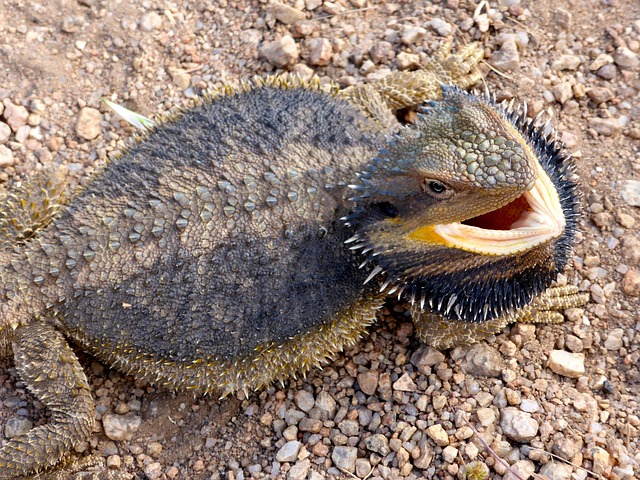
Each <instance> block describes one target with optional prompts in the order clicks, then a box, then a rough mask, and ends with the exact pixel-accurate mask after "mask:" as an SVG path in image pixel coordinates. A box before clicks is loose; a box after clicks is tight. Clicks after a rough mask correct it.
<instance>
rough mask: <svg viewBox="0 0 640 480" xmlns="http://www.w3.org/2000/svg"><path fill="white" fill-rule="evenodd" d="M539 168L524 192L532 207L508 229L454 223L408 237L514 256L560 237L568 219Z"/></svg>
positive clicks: (485, 253) (545, 175)
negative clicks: (534, 178)
mask: <svg viewBox="0 0 640 480" xmlns="http://www.w3.org/2000/svg"><path fill="white" fill-rule="evenodd" d="M536 169H537V172H536V173H537V178H536V180H535V182H534V184H533V187H532V188H531V189H530V190H529V191H527V192H525V193H524V194H523V195H522V197H523V198H524V200H526V202H527V203H528V205H529V206H528V208H529V210H524V211H522V212H521V213H520V216H519V218H518V219H517V220H516V221H515V222H513V223H511V225H510V226H509V228H508V229H500V230H494V229H490V228H481V227H478V226H473V225H467V224H465V223H461V222H455V223H449V224H441V225H435V226H428V227H422V228H419V229H417V230H415V231H414V232H412V233H411V234H410V235H409V238H412V239H415V240H423V241H427V242H428V243H436V244H442V245H446V246H447V247H449V248H458V249H461V250H464V251H468V252H472V253H478V254H481V255H512V254H516V253H521V252H524V251H527V250H530V249H532V248H533V247H536V246H537V245H540V244H542V243H545V242H547V241H549V240H552V239H554V238H557V237H559V236H561V235H562V234H563V233H564V230H565V226H566V221H565V217H564V212H563V209H562V205H561V203H560V198H559V196H558V193H557V190H556V188H555V186H554V185H553V183H552V181H551V179H550V178H549V176H548V175H547V173H546V172H545V171H544V169H543V168H542V167H541V166H540V165H539V164H537V162H536Z"/></svg>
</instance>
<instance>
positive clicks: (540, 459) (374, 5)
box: [0, 0, 640, 480]
mask: <svg viewBox="0 0 640 480" xmlns="http://www.w3.org/2000/svg"><path fill="white" fill-rule="evenodd" d="M288 5H289V6H291V7H293V8H291V9H287V8H283V7H277V6H276V7H273V6H271V5H269V4H268V3H267V2H265V1H255V0H254V1H249V0H247V1H232V0H221V1H219V2H212V1H209V2H187V1H184V2H183V1H180V0H176V1H173V2H166V3H160V2H157V1H154V0H144V1H136V2H123V1H99V0H84V1H77V2H76V1H68V0H57V1H48V2H35V1H19V2H18V1H11V0H8V1H3V2H0V101H2V104H1V105H0V169H1V171H0V182H1V184H2V188H5V186H6V185H7V184H8V182H10V181H12V180H13V179H15V178H20V177H24V176H28V175H33V174H34V172H36V171H38V170H41V169H42V168H43V167H51V166H52V165H55V166H57V167H58V168H59V169H60V171H61V172H62V173H63V174H64V175H66V176H67V177H68V179H69V181H70V182H71V183H74V184H83V183H84V182H86V181H87V179H88V178H89V176H90V175H91V173H92V172H93V171H94V170H95V168H96V167H97V166H99V165H101V164H102V163H103V162H104V161H105V159H106V158H108V156H109V155H110V154H112V153H114V152H117V150H118V149H119V148H120V147H121V146H122V145H124V141H125V139H126V138H127V137H129V136H130V135H131V133H132V128H131V127H129V126H127V125H125V124H124V122H122V121H120V120H118V119H117V118H116V117H115V115H114V114H113V113H112V112H110V111H109V110H108V109H107V108H105V106H104V105H103V104H102V103H101V99H102V98H108V99H110V100H113V101H114V102H116V103H120V104H123V105H125V106H127V107H128V108H130V109H132V110H134V111H137V112H140V113H142V114H144V115H147V116H152V115H154V114H156V113H159V112H164V111H167V110H169V109H171V108H174V107H175V106H180V105H187V104H188V102H189V99H190V98H192V97H193V96H195V95H197V94H198V93H199V92H201V91H202V90H203V89H206V88H208V87H212V86H219V85H221V84H222V83H223V82H227V81H236V80H238V79H243V78H249V77H250V76H252V75H255V74H257V75H264V74H266V73H270V72H274V71H276V70H277V69H276V67H275V66H274V64H275V65H282V64H286V65H285V66H284V67H283V68H281V69H280V70H283V69H284V70H292V71H295V72H298V73H300V74H301V75H303V76H306V75H310V74H311V73H316V74H317V75H319V76H320V77H321V78H322V80H323V81H329V80H334V81H337V82H338V83H339V84H340V85H343V86H346V85H352V84H354V83H358V82H364V81H367V79H373V78H379V77H381V76H383V75H385V74H386V73H387V72H388V71H389V70H390V69H397V68H416V67H417V66H418V65H419V64H420V63H424V62H425V60H426V59H427V57H428V56H429V55H430V54H431V53H432V52H433V51H434V50H435V49H436V48H437V47H438V45H439V44H441V43H442V42H443V41H446V40H450V41H453V43H454V46H460V45H462V44H465V43H469V42H471V41H479V42H481V43H482V44H483V45H484V46H485V49H486V52H485V57H486V58H485V61H486V64H484V65H482V67H481V68H482V70H483V72H484V73H485V78H486V85H487V86H488V87H489V88H490V90H491V91H493V92H495V94H496V95H497V97H498V98H499V99H507V100H508V99H512V98H513V99H516V100H517V101H526V102H528V104H529V112H530V114H531V115H535V114H537V113H539V112H543V115H545V116H546V117H550V118H551V119H552V121H551V124H552V125H553V126H554V127H556V128H557V130H558V131H559V132H561V133H559V136H560V138H561V139H562V140H563V141H564V142H565V144H566V145H567V146H568V148H569V150H570V151H572V152H573V155H574V158H575V161H576V165H577V174H578V177H579V183H580V184H581V186H582V191H583V192H584V202H583V207H584V213H585V215H584V222H583V226H582V228H583V234H582V235H581V236H580V238H579V243H578V245H576V259H575V261H574V262H573V265H572V268H571V269H569V270H568V271H567V273H566V276H567V281H568V282H569V283H574V284H577V285H580V288H581V289H582V290H584V291H587V292H590V293H591V297H592V301H591V303H590V304H589V305H588V306H587V307H586V308H585V309H583V310H575V309H574V310H572V311H571V312H567V317H568V318H567V321H566V322H565V323H564V324H562V325H553V326H541V327H531V326H518V327H512V328H511V329H510V330H508V331H505V332H504V333H503V334H501V335H499V336H498V337H497V338H496V339H495V340H494V341H492V342H490V343H488V344H481V345H479V346H475V347H471V348H459V349H455V350H453V351H450V352H445V356H441V355H440V354H439V353H438V352H435V351H432V350H429V349H426V348H424V347H423V348H421V346H420V344H419V342H418V341H417V340H416V339H414V338H413V336H412V328H413V327H412V325H411V323H410V319H409V317H408V316H407V315H406V314H405V313H404V310H403V307H402V305H395V304H392V303H390V304H388V308H387V309H386V311H385V312H384V313H385V314H384V315H383V321H381V322H379V324H378V326H376V327H375V328H374V329H372V331H371V333H370V335H369V336H368V337H367V338H365V339H363V340H362V341H361V342H359V343H358V345H357V346H355V347H354V348H352V349H350V350H349V351H347V352H345V353H344V354H342V355H340V356H339V357H338V358H336V359H335V361H333V362H332V363H331V364H329V365H327V366H325V367H324V368H323V369H321V370H318V371H317V372H314V373H313V374H312V375H310V376H309V377H308V378H307V379H305V380H297V381H296V380H292V381H290V382H288V383H287V384H286V385H284V386H281V385H277V386H274V387H272V388H270V389H268V390H266V391H263V392H258V393H255V394H253V395H252V396H251V397H250V398H249V399H243V398H241V397H240V396H239V397H238V398H231V399H229V398H227V399H224V400H221V401H218V400H216V399H211V398H209V399H194V398H193V397H191V396H189V395H174V394H171V393H168V392H165V391H162V390H160V389H156V388H154V387H151V386H149V385H147V384H142V383H136V382H135V381H134V380H133V379H132V378H129V377H124V376H122V375H120V374H118V373H117V372H114V371H111V370H108V369H106V368H105V367H104V366H102V365H100V364H98V363H97V362H96V361H95V360H93V359H91V358H90V357H87V356H85V355H82V354H80V357H81V361H82V364H83V365H84V366H85V368H86V371H87V373H88V375H89V379H90V383H91V385H92V388H93V392H94V395H95V399H96V405H97V408H96V417H97V418H98V420H100V421H99V422H97V424H96V425H97V426H96V432H95V435H93V437H92V438H91V440H90V442H88V443H87V444H85V445H79V446H78V447H77V448H76V450H77V451H78V453H79V454H82V455H86V454H89V453H94V454H97V455H99V456H101V457H104V460H105V463H106V464H107V465H108V467H109V468H111V469H113V470H115V471H121V472H124V473H126V474H128V475H130V476H131V477H133V478H150V479H156V478H160V479H162V478H184V479H208V478H212V479H218V478H225V479H227V478H228V479H241V478H252V477H253V478H291V479H304V478H309V479H311V480H319V479H322V478H327V479H328V478H370V479H379V478H384V479H396V478H443V479H447V478H452V479H455V478H460V479H462V478H465V475H466V473H465V472H467V470H471V471H472V470H473V469H479V470H482V469H483V468H488V472H489V476H488V477H483V476H478V477H475V478H517V477H515V476H509V475H513V473H516V472H519V475H520V476H521V478H524V479H526V478H533V475H534V472H537V473H536V474H535V475H542V476H544V477H547V478H556V479H565V478H566V479H568V478H574V479H584V478H608V479H609V478H610V479H632V478H636V477H637V476H639V475H640V467H639V462H640V445H639V440H638V437H639V434H638V430H639V429H640V419H639V415H640V412H639V410H640V407H639V404H640V370H639V365H640V314H639V308H638V307H639V301H638V298H639V297H638V295H639V294H640V272H639V270H638V268H639V261H640V237H639V234H638V225H640V223H639V222H640V210H639V209H638V206H637V203H640V201H639V200H638V199H636V200H635V203H636V206H634V200H633V198H632V195H631V193H633V192H632V189H633V187H634V185H635V188H636V196H640V194H638V191H637V189H638V186H637V184H634V183H633V182H629V181H633V180H634V179H635V180H636V181H637V180H638V179H639V177H640V155H639V150H640V111H639V108H640V105H639V99H640V80H639V71H640V69H639V67H638V54H639V52H640V3H639V2H637V0H601V1H600V0H599V1H595V0H557V1H554V2H551V1H549V0H540V1H525V0H521V1H520V0H504V1H501V2H494V1H491V2H489V3H488V4H487V3H485V2H482V4H481V5H476V4H475V3H472V2H467V1H465V0H445V1H443V2H435V3H431V2H425V1H398V2H395V3H390V2H383V1H373V0H349V1H347V0H335V1H333V2H329V1H323V0H296V1H295V2H290V3H288ZM285 35H290V36H291V37H293V40H294V41H295V44H296V45H297V46H298V48H299V54H298V53H297V52H296V51H295V50H296V49H295V47H292V45H291V42H289V45H288V47H287V42H286V41H285V42H283V43H284V44H285V47H287V48H288V50H287V48H285V51H284V52H278V51H270V50H269V49H266V50H261V49H262V48H263V47H264V46H266V45H268V44H269V43H270V42H272V41H274V40H280V39H282V38H283V37H284V36H285ZM260 51H262V54H261V53H259V52H260ZM287 52H289V53H287ZM490 65H491V66H492V67H491V68H489V66H490ZM479 87H480V88H484V87H483V86H482V85H480V86H479ZM22 107H24V108H22ZM87 108H88V109H87ZM93 109H96V110H97V111H99V115H97V112H95V111H94V110H93ZM3 125H4V126H3ZM553 350H562V351H565V352H567V354H569V355H570V358H571V359H572V360H575V361H577V362H578V364H579V363H580V361H581V358H582V356H581V355H584V364H585V367H586V370H585V372H584V373H581V372H580V371H579V368H578V370H577V373H573V374H572V375H575V378H573V377H570V376H566V375H559V374H557V373H554V371H558V366H557V365H556V366H555V368H553V370H552V368H551V366H550V365H549V359H550V358H551V357H552V353H551V352H552V351H553ZM553 362H554V360H553V358H552V359H551V363H552V364H553ZM578 367H579V365H578ZM364 391H367V392H368V393H367V394H365V393H364ZM0 400H1V402H0V425H2V426H3V428H1V429H0V439H1V440H3V441H4V439H5V438H7V437H9V436H11V435H13V434H15V432H16V431H20V430H21V429H25V428H29V427H30V426H31V425H33V424H40V423H45V422H46V420H47V413H46V411H44V410H43V408H42V405H40V404H39V403H38V402H37V401H34V400H33V398H32V397H30V396H29V395H28V394H27V393H26V391H25V387H24V384H23V383H22V382H21V381H20V379H19V378H18V377H17V376H16V374H15V370H14V368H13V364H12V361H11V360H10V359H5V360H2V361H1V363H0ZM118 425H119V426H120V427H121V429H120V430H118V429H117V428H116V430H109V435H108V436H107V435H106V434H105V431H104V428H103V426H106V427H109V428H115V427H117V426H118ZM437 425H441V427H442V428H440V427H438V426H437ZM472 427H473V428H472ZM474 430H475V432H474ZM298 442H299V443H298ZM483 442H484V443H483ZM484 444H488V445H490V446H491V448H492V450H493V451H494V453H495V454H496V455H497V456H499V457H500V458H502V459H503V460H504V461H506V462H507V463H508V464H510V465H512V467H511V468H512V473H511V474H509V473H507V471H506V468H505V466H504V465H503V464H501V463H500V462H498V461H497V460H496V459H495V458H494V456H492V455H491V454H490V453H489V452H488V450H487V449H486V448H485V445H484ZM550 454H555V455H557V456H558V457H560V458H561V459H565V460H568V461H570V462H571V463H572V464H573V466H569V465H567V464H566V463H565V462H564V461H561V460H553V459H552V458H551V456H550ZM356 457H357V459H356ZM474 462H475V463H474ZM579 467H583V468H585V469H589V470H590V471H591V472H592V473H587V471H586V470H583V469H582V468H579ZM572 474H573V475H574V476H573V477H571V475H572ZM503 476H504V477H503ZM536 478H541V477H536Z"/></svg>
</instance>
